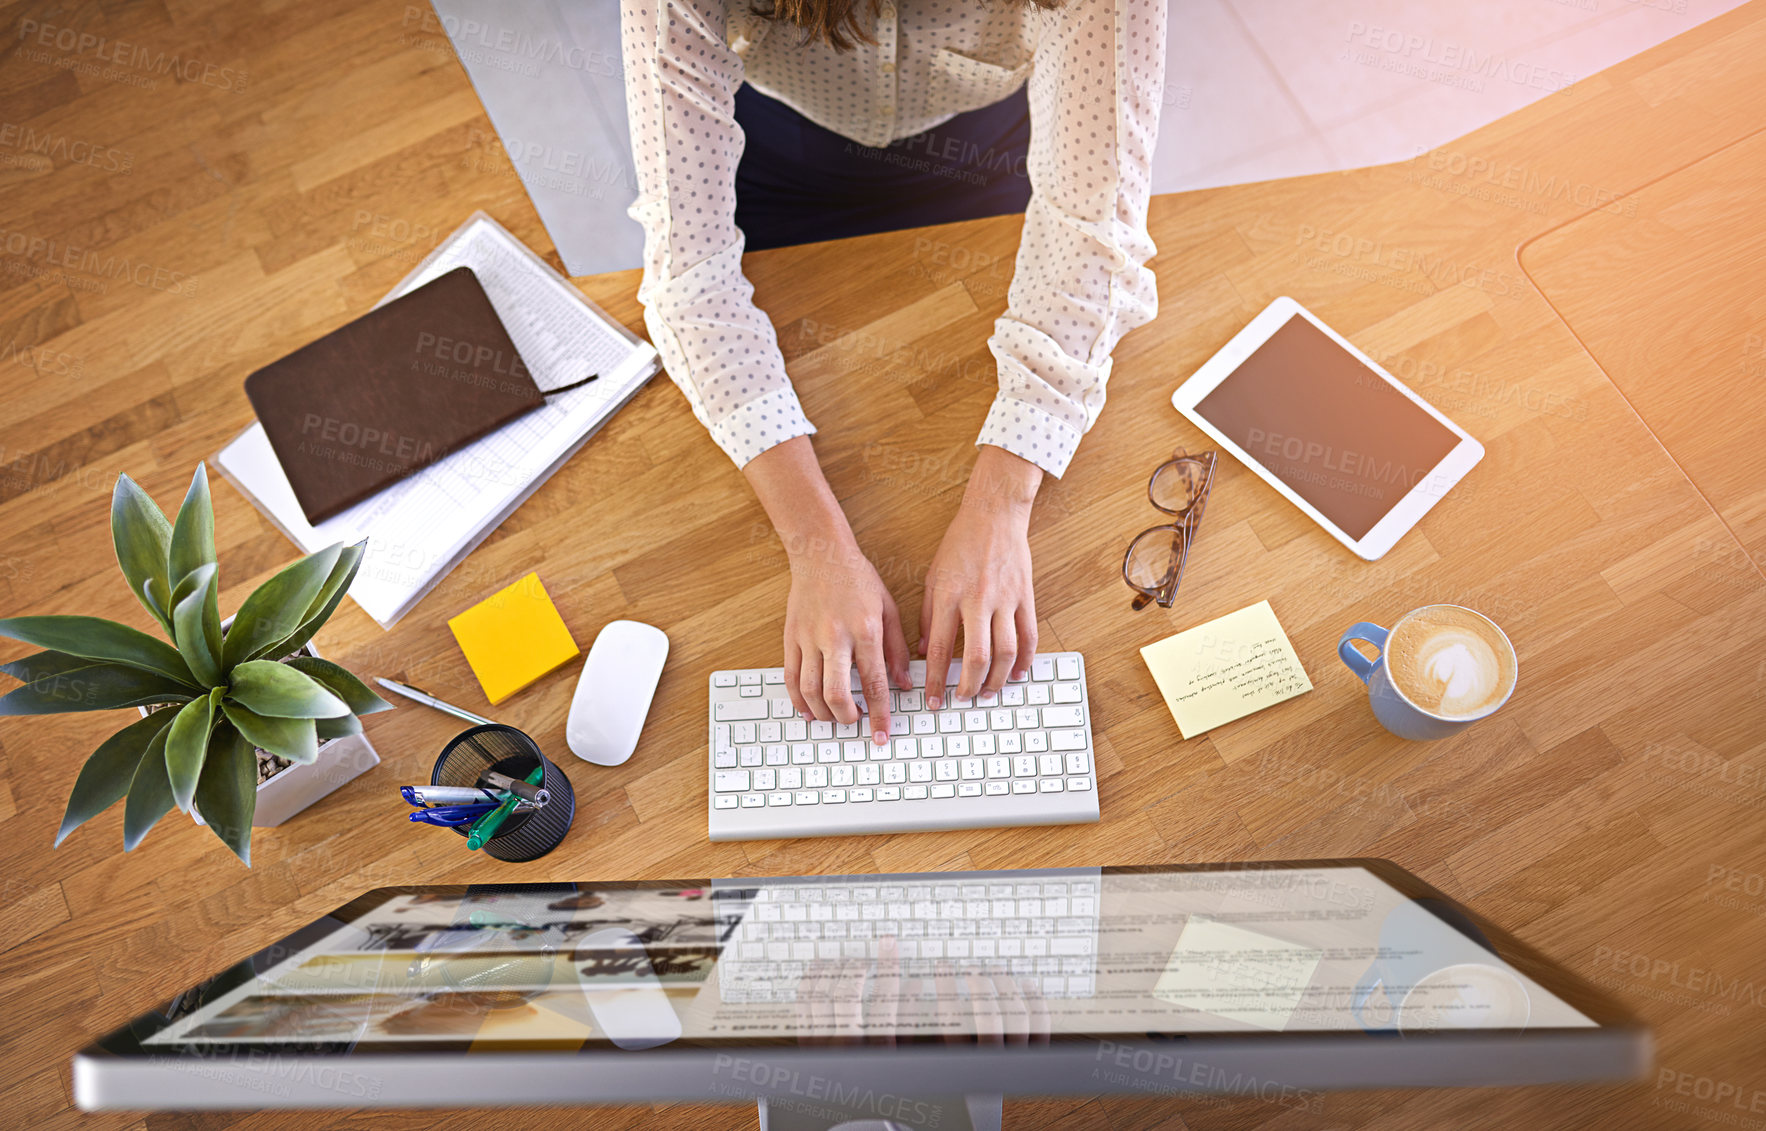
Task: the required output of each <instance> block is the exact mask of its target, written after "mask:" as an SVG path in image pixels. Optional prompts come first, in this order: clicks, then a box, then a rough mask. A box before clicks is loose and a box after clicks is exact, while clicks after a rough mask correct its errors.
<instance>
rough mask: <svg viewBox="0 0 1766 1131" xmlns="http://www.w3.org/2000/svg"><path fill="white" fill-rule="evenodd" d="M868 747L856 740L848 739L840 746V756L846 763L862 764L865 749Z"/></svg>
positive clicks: (866, 744)
mask: <svg viewBox="0 0 1766 1131" xmlns="http://www.w3.org/2000/svg"><path fill="white" fill-rule="evenodd" d="M868 745H869V743H864V742H860V741H858V740H857V739H856V738H849V739H847V740H846V741H845V742H842V743H841V744H840V756H841V757H842V758H844V759H845V760H846V761H848V762H862V761H864V760H865V747H866V746H868Z"/></svg>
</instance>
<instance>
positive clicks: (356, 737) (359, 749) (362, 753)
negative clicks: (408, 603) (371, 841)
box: [141, 617, 380, 828]
mask: <svg viewBox="0 0 1766 1131" xmlns="http://www.w3.org/2000/svg"><path fill="white" fill-rule="evenodd" d="M232 623H233V618H232V617H228V618H227V619H226V620H225V621H223V622H222V624H221V627H222V628H223V629H225V628H226V627H227V625H229V624H232ZM306 647H307V651H308V652H309V653H311V654H312V655H314V656H317V655H319V648H318V645H316V644H314V643H312V642H311V641H308V642H307V646H306ZM141 713H142V714H143V715H145V714H147V709H146V708H145V707H143V708H141ZM378 765H380V755H379V754H377V753H375V751H374V745H373V743H371V742H369V741H368V736H367V735H365V734H351V735H345V736H344V737H343V738H329V739H326V740H325V741H324V742H321V743H320V744H319V756H318V758H316V759H314V760H313V761H311V762H308V763H305V764H302V763H300V762H292V763H290V764H289V765H287V766H285V767H283V768H282V770H281V771H280V772H279V773H277V774H276V775H275V776H274V777H272V778H270V779H269V780H268V781H265V782H260V783H259V784H258V800H257V807H256V808H255V809H254V810H253V811H252V817H251V823H252V827H253V828H273V827H275V826H276V825H280V824H281V823H282V822H283V821H286V820H288V818H290V817H292V816H294V815H295V814H296V813H298V812H300V811H301V810H302V809H305V808H306V807H307V806H309V805H311V804H312V803H313V802H315V801H317V800H319V798H321V797H324V796H325V795H326V794H328V793H330V792H331V791H332V790H334V789H336V788H337V787H339V786H341V785H343V784H344V783H345V782H347V781H350V780H351V779H352V778H355V777H357V776H358V775H360V774H362V773H363V772H364V771H367V770H371V769H373V768H374V767H375V766H378ZM190 816H191V817H192V818H193V819H194V820H195V821H196V823H197V824H199V825H206V824H208V822H207V821H205V820H203V819H202V814H201V813H198V812H197V811H196V809H195V808H194V807H192V808H191V810H190Z"/></svg>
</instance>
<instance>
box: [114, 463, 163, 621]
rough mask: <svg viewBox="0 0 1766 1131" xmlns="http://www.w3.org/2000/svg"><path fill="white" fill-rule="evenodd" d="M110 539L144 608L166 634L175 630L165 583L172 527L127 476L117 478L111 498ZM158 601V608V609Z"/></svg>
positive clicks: (118, 559)
mask: <svg viewBox="0 0 1766 1131" xmlns="http://www.w3.org/2000/svg"><path fill="white" fill-rule="evenodd" d="M110 537H111V541H112V542H113V543H114V544H115V545H116V555H117V565H119V566H121V567H122V571H123V576H124V577H125V578H127V579H128V582H129V588H130V590H132V591H133V592H134V594H135V599H136V600H137V601H140V602H141V607H142V608H144V609H146V610H147V611H148V612H149V613H151V614H153V619H154V620H156V621H158V622H159V623H160V626H161V627H162V628H164V629H165V630H166V631H167V632H170V631H171V629H172V622H171V605H170V603H169V600H168V598H169V596H170V594H171V591H172V590H171V585H170V584H169V583H168V582H167V581H166V554H167V551H168V548H169V547H170V545H171V541H172V524H171V523H169V522H167V521H166V516H165V512H164V511H162V510H160V509H159V505H158V504H157V503H155V502H154V501H153V499H152V498H151V497H149V496H148V494H147V492H146V491H143V490H142V489H141V488H140V487H139V486H138V485H136V483H135V481H134V480H133V479H130V478H129V477H128V476H127V475H119V476H117V485H116V490H114V491H113V492H111V496H110ZM156 598H157V605H156Z"/></svg>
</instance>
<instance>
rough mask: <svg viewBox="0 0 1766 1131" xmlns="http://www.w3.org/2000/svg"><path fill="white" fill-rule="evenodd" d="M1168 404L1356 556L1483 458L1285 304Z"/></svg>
mask: <svg viewBox="0 0 1766 1131" xmlns="http://www.w3.org/2000/svg"><path fill="white" fill-rule="evenodd" d="M1171 403H1172V404H1173V405H1175V406H1176V407H1177V410H1178V411H1179V412H1181V413H1183V414H1184V415H1185V416H1186V417H1188V418H1189V419H1190V420H1191V422H1193V423H1194V424H1195V425H1196V427H1198V428H1200V429H1201V430H1202V431H1204V432H1206V433H1208V435H1209V436H1211V437H1213V438H1214V439H1215V440H1216V441H1217V442H1218V443H1220V444H1221V446H1223V447H1224V448H1226V450H1227V451H1229V452H1231V453H1232V454H1233V455H1235V456H1237V457H1238V459H1239V460H1240V462H1242V463H1244V464H1245V466H1247V467H1249V468H1250V469H1251V470H1252V471H1254V472H1256V473H1257V475H1258V476H1259V477H1261V478H1262V479H1263V480H1264V481H1265V482H1267V483H1268V484H1269V485H1270V486H1271V487H1274V488H1275V489H1276V490H1277V491H1279V492H1281V493H1282V495H1283V496H1284V497H1286V498H1287V499H1288V501H1289V502H1291V503H1293V504H1294V505H1295V506H1297V507H1299V508H1300V509H1301V510H1303V511H1305V512H1306V513H1307V515H1309V516H1310V517H1311V518H1312V520H1313V521H1314V522H1316V523H1318V524H1319V525H1320V526H1322V527H1324V528H1325V530H1327V531H1329V532H1330V534H1331V536H1332V537H1333V538H1335V539H1336V540H1337V541H1339V542H1341V543H1343V545H1345V546H1347V547H1349V549H1351V550H1353V551H1354V552H1355V553H1356V554H1358V555H1359V556H1361V557H1363V558H1365V559H1367V560H1368V561H1372V560H1374V559H1375V558H1378V557H1380V556H1381V555H1383V554H1384V553H1385V552H1386V551H1387V550H1390V549H1391V548H1392V546H1393V545H1394V544H1395V543H1396V542H1397V541H1398V539H1399V538H1401V537H1403V536H1404V533H1405V532H1406V531H1408V530H1409V529H1410V528H1411V527H1413V526H1415V525H1416V524H1417V522H1418V521H1419V520H1420V519H1421V518H1422V517H1423V515H1425V514H1427V513H1428V512H1429V508H1431V507H1433V506H1434V505H1435V503H1436V502H1438V501H1439V500H1440V498H1441V496H1443V495H1445V494H1446V493H1447V491H1448V490H1449V489H1450V488H1451V487H1452V486H1453V485H1454V484H1455V483H1458V482H1459V481H1460V479H1462V478H1463V477H1464V476H1465V474H1466V472H1468V471H1470V470H1471V469H1472V466H1473V465H1474V464H1476V463H1477V462H1478V461H1479V460H1480V459H1482V458H1483V457H1484V446H1483V445H1482V444H1480V443H1478V441H1476V440H1474V439H1472V438H1471V437H1470V436H1469V435H1467V434H1466V432H1465V431H1464V430H1463V429H1461V428H1460V427H1459V426H1458V425H1456V424H1454V423H1453V421H1451V420H1449V419H1447V418H1446V417H1445V416H1443V415H1441V413H1439V412H1437V411H1436V410H1435V409H1434V407H1433V406H1431V405H1430V404H1429V403H1428V402H1427V401H1425V400H1423V399H1422V398H1421V397H1419V396H1417V395H1416V394H1415V393H1414V392H1412V391H1411V390H1410V389H1408V388H1406V387H1405V385H1404V384H1403V382H1401V381H1399V380H1398V379H1397V378H1396V377H1394V376H1392V375H1391V374H1390V373H1387V372H1386V371H1385V370H1384V369H1382V368H1380V366H1379V365H1378V364H1376V363H1375V362H1374V360H1373V359H1372V358H1370V357H1368V356H1367V355H1366V354H1364V353H1362V352H1361V351H1360V350H1358V349H1356V348H1355V347H1354V346H1352V345H1350V344H1349V342H1348V340H1347V339H1345V338H1344V337H1343V336H1342V335H1341V334H1339V333H1337V332H1336V331H1335V330H1332V329H1331V328H1330V327H1329V326H1326V325H1325V324H1324V323H1323V322H1321V321H1319V320H1318V318H1316V317H1315V316H1314V315H1313V314H1312V313H1311V312H1310V311H1308V310H1307V309H1306V308H1305V307H1303V306H1301V305H1300V304H1299V303H1297V302H1295V301H1294V300H1293V299H1291V298H1286V297H1283V298H1278V299H1276V300H1275V301H1274V302H1272V303H1270V304H1269V306H1268V308H1267V309H1265V310H1264V311H1263V313H1261V314H1259V315H1258V316H1257V317H1256V318H1254V319H1252V320H1251V324H1250V325H1248V326H1246V327H1245V328H1244V329H1243V330H1241V331H1239V333H1238V334H1237V335H1236V336H1235V337H1234V338H1233V340H1232V341H1230V342H1228V343H1227V344H1226V345H1225V346H1224V347H1222V349H1221V350H1220V352H1219V353H1217V354H1215V355H1214V356H1213V357H1211V358H1209V359H1208V361H1207V362H1206V364H1204V365H1203V366H1202V368H1200V369H1198V370H1197V371H1196V373H1195V375H1194V376H1192V377H1191V378H1190V379H1189V380H1187V381H1185V382H1184V383H1183V384H1182V385H1179V386H1178V388H1177V392H1176V393H1174V394H1172V398H1171Z"/></svg>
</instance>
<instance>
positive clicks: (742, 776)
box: [711, 770, 748, 793]
mask: <svg viewBox="0 0 1766 1131" xmlns="http://www.w3.org/2000/svg"><path fill="white" fill-rule="evenodd" d="M711 788H712V790H713V791H714V792H716V793H741V792H743V791H744V790H746V789H747V788H748V771H747V770H720V771H718V772H717V773H715V774H713V775H712V777H711Z"/></svg>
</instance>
